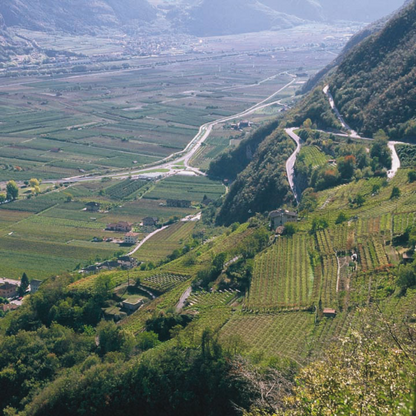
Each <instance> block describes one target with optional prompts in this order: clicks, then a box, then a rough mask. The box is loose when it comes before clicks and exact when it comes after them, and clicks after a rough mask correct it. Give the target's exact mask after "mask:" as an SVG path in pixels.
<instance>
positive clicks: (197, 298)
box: [188, 289, 240, 310]
mask: <svg viewBox="0 0 416 416" xmlns="http://www.w3.org/2000/svg"><path fill="white" fill-rule="evenodd" d="M239 294H240V291H238V290H231V289H230V290H219V291H218V292H205V291H202V292H195V293H193V294H192V295H191V296H190V297H189V298H188V304H189V306H188V309H192V310H195V309H196V310H197V309H203V308H211V307H214V306H226V305H229V304H231V303H232V302H233V301H235V300H236V299H237V297H238V296H239Z"/></svg>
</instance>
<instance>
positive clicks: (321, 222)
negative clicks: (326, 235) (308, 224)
mask: <svg viewBox="0 0 416 416" xmlns="http://www.w3.org/2000/svg"><path fill="white" fill-rule="evenodd" d="M328 226H329V224H328V221H327V220H326V219H325V218H314V219H313V221H312V228H311V233H312V234H315V233H316V232H317V231H318V230H324V229H325V228H328Z"/></svg>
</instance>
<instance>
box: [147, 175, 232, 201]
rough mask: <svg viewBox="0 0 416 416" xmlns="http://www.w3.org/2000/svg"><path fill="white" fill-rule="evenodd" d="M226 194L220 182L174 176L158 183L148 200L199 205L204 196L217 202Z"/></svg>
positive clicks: (194, 177) (203, 178)
mask: <svg viewBox="0 0 416 416" xmlns="http://www.w3.org/2000/svg"><path fill="white" fill-rule="evenodd" d="M224 192H225V187H224V185H222V184H221V183H220V182H218V181H214V180H211V179H208V178H206V177H200V176H174V177H170V178H167V179H165V180H163V181H161V182H160V183H158V184H157V185H156V187H155V189H153V190H152V191H151V192H150V193H148V194H146V196H145V198H147V199H165V200H167V199H179V200H187V201H192V202H194V203H199V202H201V201H202V200H203V198H204V196H207V198H209V199H212V200H214V201H215V200H217V199H218V198H219V197H220V196H221V195H223V194H224Z"/></svg>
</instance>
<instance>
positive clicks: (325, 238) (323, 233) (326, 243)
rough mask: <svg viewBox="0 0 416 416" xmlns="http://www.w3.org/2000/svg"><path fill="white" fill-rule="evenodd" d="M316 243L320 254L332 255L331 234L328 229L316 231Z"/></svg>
mask: <svg viewBox="0 0 416 416" xmlns="http://www.w3.org/2000/svg"><path fill="white" fill-rule="evenodd" d="M316 241H317V243H318V250H319V252H320V253H321V254H332V253H333V252H334V246H333V243H332V239H331V234H330V231H329V230H328V229H325V230H320V231H318V232H317V233H316Z"/></svg>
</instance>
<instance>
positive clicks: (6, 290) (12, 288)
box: [0, 282, 18, 298]
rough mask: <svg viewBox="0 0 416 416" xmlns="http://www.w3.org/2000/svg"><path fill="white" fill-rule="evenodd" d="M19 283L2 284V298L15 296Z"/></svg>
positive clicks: (0, 290)
mask: <svg viewBox="0 0 416 416" xmlns="http://www.w3.org/2000/svg"><path fill="white" fill-rule="evenodd" d="M17 287H18V286H17V285H14V284H12V283H9V282H6V283H3V284H2V285H0V296H1V297H2V298H13V297H14V296H16V295H17Z"/></svg>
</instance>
